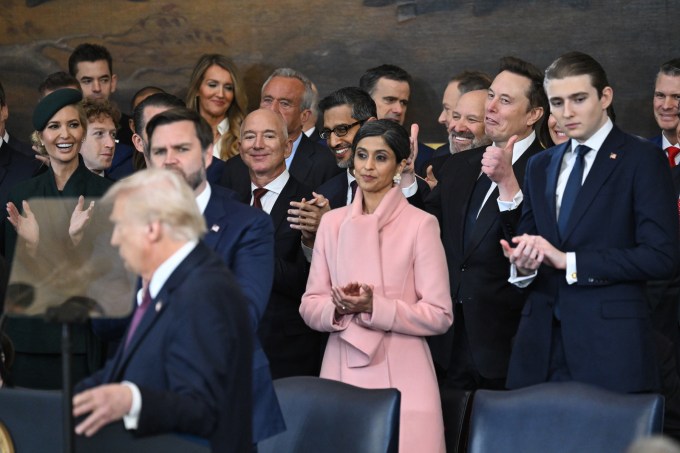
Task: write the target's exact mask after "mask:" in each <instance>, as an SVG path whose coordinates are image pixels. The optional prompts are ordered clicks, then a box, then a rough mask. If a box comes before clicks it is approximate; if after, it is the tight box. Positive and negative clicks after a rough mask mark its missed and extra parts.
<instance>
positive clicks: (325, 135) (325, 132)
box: [319, 121, 364, 140]
mask: <svg viewBox="0 0 680 453" xmlns="http://www.w3.org/2000/svg"><path fill="white" fill-rule="evenodd" d="M357 124H364V121H357V122H356V123H352V124H340V125H339V126H335V127H334V128H333V129H328V128H324V129H321V131H320V132H319V137H321V138H322V139H324V140H328V139H329V138H331V132H332V133H334V134H335V136H336V137H344V136H345V135H347V133H348V132H349V130H350V129H352V128H353V127H354V126H356V125H357Z"/></svg>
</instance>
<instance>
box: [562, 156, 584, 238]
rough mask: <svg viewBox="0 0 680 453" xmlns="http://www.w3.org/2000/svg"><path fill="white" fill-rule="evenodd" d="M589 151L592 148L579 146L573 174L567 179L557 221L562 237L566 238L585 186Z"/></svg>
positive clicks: (572, 170)
mask: <svg viewBox="0 0 680 453" xmlns="http://www.w3.org/2000/svg"><path fill="white" fill-rule="evenodd" d="M589 151H590V148H588V147H587V146H585V145H578V146H577V147H576V160H575V162H574V166H573V167H572V169H571V173H570V174H569V179H567V185H566V186H565V187H564V194H562V204H561V205H560V214H559V216H558V219H557V228H558V230H559V233H560V236H561V237H564V233H565V231H566V229H567V223H568V222H569V215H570V214H571V211H572V209H573V208H574V205H575V204H576V196H577V195H578V193H579V191H580V190H581V185H582V184H583V168H584V167H585V159H584V157H585V155H586V154H587V153H588V152H589Z"/></svg>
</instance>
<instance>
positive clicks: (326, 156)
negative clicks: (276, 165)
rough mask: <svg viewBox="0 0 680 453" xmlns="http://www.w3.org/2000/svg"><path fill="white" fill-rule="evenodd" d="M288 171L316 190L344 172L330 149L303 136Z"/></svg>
mask: <svg viewBox="0 0 680 453" xmlns="http://www.w3.org/2000/svg"><path fill="white" fill-rule="evenodd" d="M288 171H289V172H290V174H291V176H293V177H294V178H295V179H297V180H298V181H300V182H301V183H302V184H304V185H306V186H308V187H311V188H312V189H313V190H315V189H316V188H317V187H319V186H320V185H321V184H323V183H324V182H325V181H327V180H329V179H330V178H332V177H333V176H335V175H337V174H338V173H342V172H343V171H344V170H343V169H341V168H339V167H338V164H337V163H336V162H335V157H333V154H332V153H331V151H330V150H329V149H328V148H326V147H324V146H321V145H319V144H318V143H316V142H313V141H312V140H311V139H309V138H307V136H306V135H305V134H302V138H301V139H300V144H299V145H298V147H297V150H296V151H295V156H293V161H292V162H291V164H290V168H289V169H288Z"/></svg>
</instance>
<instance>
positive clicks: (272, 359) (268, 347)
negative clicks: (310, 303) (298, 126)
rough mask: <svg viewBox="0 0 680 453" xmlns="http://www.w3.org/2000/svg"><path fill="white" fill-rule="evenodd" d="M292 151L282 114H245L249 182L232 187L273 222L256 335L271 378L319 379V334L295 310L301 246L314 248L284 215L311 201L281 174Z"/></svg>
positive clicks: (304, 271)
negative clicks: (265, 298)
mask: <svg viewBox="0 0 680 453" xmlns="http://www.w3.org/2000/svg"><path fill="white" fill-rule="evenodd" d="M291 147H292V143H291V139H290V138H289V137H288V133H287V128H286V123H285V122H284V119H283V118H282V117H281V115H279V114H278V113H276V112H273V111H271V110H268V109H259V110H255V111H254V112H252V113H250V114H249V115H248V116H247V117H246V118H245V119H244V120H243V124H242V126H241V145H240V157H241V159H242V162H244V164H245V165H246V167H247V169H248V175H249V181H246V182H244V181H236V184H235V185H233V186H231V188H232V189H233V190H235V191H236V192H237V193H238V195H239V198H240V199H241V200H242V201H244V202H246V203H248V204H250V205H252V206H255V207H258V208H260V209H262V210H263V211H264V212H266V213H268V214H269V215H270V216H271V219H272V221H273V222H274V247H275V251H274V256H275V261H274V262H275V267H274V285H273V287H272V294H271V297H270V299H269V304H268V305H267V310H266V311H265V313H264V316H263V317H262V321H261V323H260V328H259V336H260V339H261V341H262V344H263V346H264V350H265V353H266V354H267V357H268V358H269V363H270V366H271V371H272V376H273V377H274V378H275V379H277V378H280V377H285V376H295V375H318V373H319V371H320V366H321V350H320V347H321V342H320V335H319V333H317V332H314V331H312V330H311V329H310V328H309V327H307V325H306V324H305V323H304V321H303V320H302V318H301V317H300V314H299V311H298V309H299V306H300V299H301V298H302V294H303V293H304V291H305V287H306V285H307V276H308V274H309V265H308V262H307V259H306V257H305V254H304V252H303V247H302V246H303V245H305V246H306V247H308V248H312V247H313V245H314V243H313V235H306V234H305V235H303V234H301V232H300V230H299V229H295V228H291V222H290V221H289V213H288V212H289V209H290V207H291V202H295V203H297V204H298V206H299V205H300V204H306V203H300V201H301V200H303V199H304V200H312V199H313V197H312V191H311V189H309V188H308V187H307V186H305V185H303V184H302V183H300V182H299V181H297V180H296V179H295V177H294V176H292V175H291V174H290V173H289V172H288V170H287V169H286V163H285V159H286V157H288V156H289V155H290V152H291ZM325 152H326V153H328V150H325ZM232 159H234V158H232ZM232 159H230V161H231V160H232ZM310 215H311V213H310ZM318 220H319V219H316V220H315V222H316V224H317V225H318ZM302 221H306V219H302Z"/></svg>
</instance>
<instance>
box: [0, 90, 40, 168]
mask: <svg viewBox="0 0 680 453" xmlns="http://www.w3.org/2000/svg"><path fill="white" fill-rule="evenodd" d="M7 118H9V106H8V105H7V96H6V95H5V88H4V87H3V86H2V83H0V146H2V145H3V144H6V145H9V146H10V147H11V148H12V149H13V150H14V151H16V152H17V153H19V154H23V155H24V156H26V157H30V158H33V159H34V158H35V151H33V148H32V147H31V145H30V144H28V143H25V142H22V141H21V140H18V139H17V138H16V137H14V136H10V134H9V132H7V128H6V123H7Z"/></svg>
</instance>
